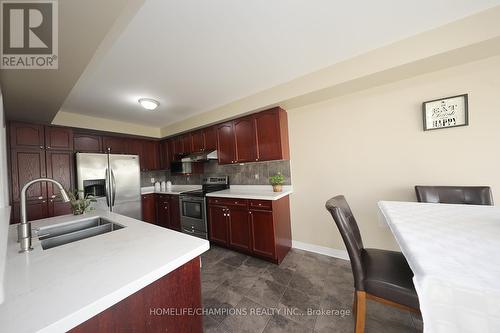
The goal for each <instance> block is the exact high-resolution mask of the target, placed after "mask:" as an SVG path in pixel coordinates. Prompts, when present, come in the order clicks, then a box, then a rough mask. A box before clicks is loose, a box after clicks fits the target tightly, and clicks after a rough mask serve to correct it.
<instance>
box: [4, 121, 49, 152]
mask: <svg viewBox="0 0 500 333" xmlns="http://www.w3.org/2000/svg"><path fill="white" fill-rule="evenodd" d="M9 130H10V146H11V147H12V148H37V149H43V148H44V147H45V138H44V129H43V125H38V124H27V123H19V122H11V123H10V126H9Z"/></svg>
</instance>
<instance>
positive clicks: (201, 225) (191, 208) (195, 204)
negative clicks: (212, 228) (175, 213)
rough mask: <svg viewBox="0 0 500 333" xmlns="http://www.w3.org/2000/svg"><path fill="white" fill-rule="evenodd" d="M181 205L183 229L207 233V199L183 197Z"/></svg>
mask: <svg viewBox="0 0 500 333" xmlns="http://www.w3.org/2000/svg"><path fill="white" fill-rule="evenodd" d="M180 205H181V207H180V208H181V225H182V228H183V229H188V230H193V229H194V230H197V231H200V232H207V223H206V208H205V198H202V197H189V196H181V198H180Z"/></svg>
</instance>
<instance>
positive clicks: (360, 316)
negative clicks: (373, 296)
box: [355, 291, 366, 333]
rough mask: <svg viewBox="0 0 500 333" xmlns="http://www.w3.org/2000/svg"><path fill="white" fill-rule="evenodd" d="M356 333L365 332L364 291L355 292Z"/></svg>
mask: <svg viewBox="0 0 500 333" xmlns="http://www.w3.org/2000/svg"><path fill="white" fill-rule="evenodd" d="M355 303H356V326H355V332H356V333H364V332H365V317H366V293H365V292H364V291H356V300H355Z"/></svg>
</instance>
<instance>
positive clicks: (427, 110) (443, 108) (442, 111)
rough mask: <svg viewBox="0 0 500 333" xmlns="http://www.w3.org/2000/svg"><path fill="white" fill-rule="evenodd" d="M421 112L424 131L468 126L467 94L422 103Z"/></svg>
mask: <svg viewBox="0 0 500 333" xmlns="http://www.w3.org/2000/svg"><path fill="white" fill-rule="evenodd" d="M422 111H423V118H424V131H429V130H435V129H441V128H449V127H458V126H467V125H469V110H468V96H467V94H463V95H458V96H452V97H446V98H440V99H435V100H432V101H427V102H424V103H422Z"/></svg>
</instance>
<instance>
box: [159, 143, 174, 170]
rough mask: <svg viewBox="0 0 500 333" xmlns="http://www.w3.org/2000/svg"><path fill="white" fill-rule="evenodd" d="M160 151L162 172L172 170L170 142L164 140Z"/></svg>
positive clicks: (160, 145)
mask: <svg viewBox="0 0 500 333" xmlns="http://www.w3.org/2000/svg"><path fill="white" fill-rule="evenodd" d="M159 150H160V156H159V158H160V170H168V169H170V162H171V161H172V157H171V151H170V140H163V141H161V142H160V144H159Z"/></svg>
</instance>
